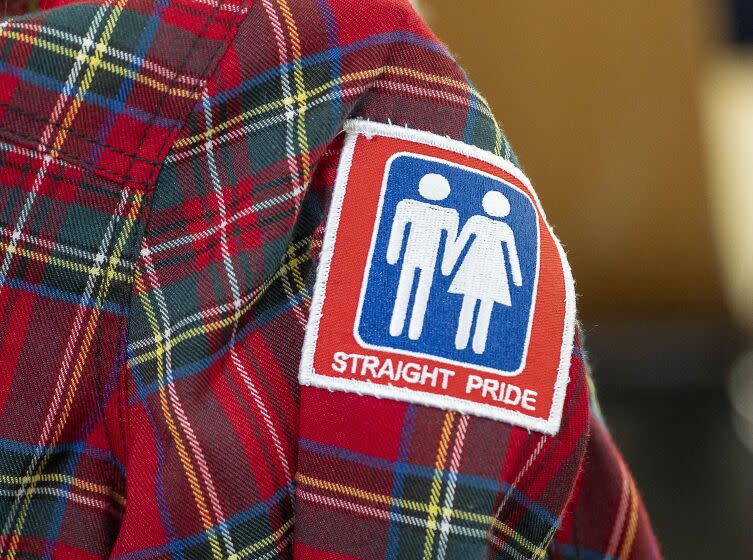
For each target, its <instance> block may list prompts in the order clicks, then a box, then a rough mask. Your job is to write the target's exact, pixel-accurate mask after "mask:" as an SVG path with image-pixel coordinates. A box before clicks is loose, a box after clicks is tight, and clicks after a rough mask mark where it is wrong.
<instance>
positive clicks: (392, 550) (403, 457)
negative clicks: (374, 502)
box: [387, 404, 417, 560]
mask: <svg viewBox="0 0 753 560" xmlns="http://www.w3.org/2000/svg"><path fill="white" fill-rule="evenodd" d="M416 415H417V407H416V405H413V404H410V405H408V408H406V410H405V417H404V418H403V430H402V433H401V434H400V446H399V448H398V452H397V463H396V464H395V466H396V467H397V468H396V469H395V474H394V476H393V480H392V497H393V498H394V499H400V498H402V497H403V485H404V482H405V476H404V475H405V474H406V473H407V472H408V469H405V468H404V466H405V465H407V464H408V458H409V455H410V446H411V440H412V436H413V430H414V429H415V427H416ZM390 514H391V517H390V526H389V531H388V533H387V560H396V559H397V553H398V550H399V544H400V523H398V522H396V520H397V519H399V515H400V507H399V505H398V503H397V502H393V503H392V504H391V505H390Z"/></svg>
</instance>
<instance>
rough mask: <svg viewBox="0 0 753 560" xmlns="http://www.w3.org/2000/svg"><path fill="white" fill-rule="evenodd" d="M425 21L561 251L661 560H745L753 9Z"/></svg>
mask: <svg viewBox="0 0 753 560" xmlns="http://www.w3.org/2000/svg"><path fill="white" fill-rule="evenodd" d="M419 7H420V8H421V10H422V11H423V12H424V15H425V16H426V18H427V19H428V20H429V22H430V23H431V25H432V27H433V28H434V30H435V31H436V32H437V34H438V35H439V36H440V37H441V38H442V39H443V40H444V41H445V42H446V43H447V44H448V45H449V46H450V48H451V49H452V50H453V52H454V53H455V54H456V55H457V57H458V59H459V60H460V62H461V64H462V65H463V66H464V67H465V68H466V70H467V71H468V73H469V74H470V76H471V78H472V79H473V81H474V82H475V84H476V85H477V87H478V88H479V89H480V90H481V92H482V93H483V94H484V95H485V96H486V97H487V99H488V100H489V102H490V104H491V105H492V107H493V109H494V112H495V114H496V115H497V117H498V118H499V119H500V121H501V123H502V125H503V127H504V128H505V131H506V132H507V135H508V137H509V138H510V139H511V141H512V144H513V147H514V148H515V149H516V152H517V153H518V155H519V157H520V159H521V162H522V164H523V167H524V169H525V170H526V172H527V174H528V175H529V176H530V177H531V178H532V180H533V182H534V184H535V185H536V188H537V191H538V192H539V195H540V197H541V199H542V201H543V203H544V207H545V208H546V210H547V214H548V217H549V219H550V222H552V223H553V224H555V228H556V231H557V234H558V236H559V238H560V239H561V240H562V241H563V243H564V244H565V247H566V248H567V250H568V256H569V258H570V262H571V264H572V265H573V269H574V271H575V277H576V282H577V290H578V293H579V309H580V313H581V319H582V321H583V326H584V330H585V333H586V345H587V348H588V350H589V354H590V358H591V362H592V365H593V369H594V376H595V378H596V381H597V386H598V387H599V390H600V398H601V401H602V406H603V408H604V412H605V415H606V418H607V422H608V423H609V425H610V427H611V429H612V432H613V434H614V437H615V439H616V440H617V443H618V445H619V446H620V448H621V449H622V450H623V453H624V454H625V456H626V458H627V460H628V462H629V464H630V466H631V468H632V470H633V471H634V474H635V477H636V479H637V481H638V484H639V486H640V487H641V489H642V492H643V495H644V499H645V501H646V503H647V506H648V509H649V512H650V513H651V516H652V519H653V522H654V525H655V529H656V531H657V534H658V537H659V539H660V541H661V543H662V546H663V549H664V553H665V556H666V558H668V559H680V558H682V559H701V558H703V559H709V558H714V559H716V558H732V559H737V558H740V559H752V558H753V354H751V353H750V350H749V349H750V348H751V347H753V0H662V1H661V2H654V1H649V0H636V1H634V2H600V1H596V0H579V1H576V2H547V3H545V4H542V3H541V2H501V1H499V0H464V1H463V2H457V1H456V0H424V1H423V2H419Z"/></svg>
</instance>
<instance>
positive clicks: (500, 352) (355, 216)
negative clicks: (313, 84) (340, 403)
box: [300, 121, 575, 434]
mask: <svg viewBox="0 0 753 560" xmlns="http://www.w3.org/2000/svg"><path fill="white" fill-rule="evenodd" d="M345 130H346V132H347V138H346V141H345V146H344V148H343V154H342V160H341V162H340V167H339V169H338V173H337V182H336V185H335V190H334V194H333V199H332V205H331V209H330V213H329V218H328V221H327V229H326V233H325V239H324V246H323V248H322V256H321V261H320V265H319V270H318V273H317V279H316V286H315V289H314V299H313V303H312V309H311V316H310V319H309V324H308V327H307V330H306V338H305V342H304V348H303V358H302V361H301V371H300V381H301V384H303V385H313V386H317V387H323V388H327V389H331V390H341V391H349V392H355V393H360V394H364V395H373V396H376V397H385V398H391V399H396V400H402V401H408V402H414V403H420V404H424V405H429V406H436V407H440V408H447V409H454V410H458V411H460V412H465V413H468V414H474V415H478V416H485V417H489V418H494V419H497V420H502V421H506V422H509V423H511V424H516V425H519V426H523V427H525V428H529V429H532V430H537V431H540V432H544V433H552V434H553V433H556V432H557V430H558V429H559V424H560V416H561V413H562V406H563V400H564V396H565V388H566V385H567V380H568V372H569V367H570V353H571V351H572V345H573V336H574V328H575V327H574V322H575V319H574V316H575V301H574V300H575V295H574V288H573V280H572V276H571V273H570V268H569V265H568V263H567V260H566V258H565V255H564V252H563V251H562V247H561V246H560V244H559V241H558V240H557V239H556V238H555V236H554V234H553V233H552V231H551V229H550V227H549V226H548V224H547V222H546V217H545V215H544V212H543V210H542V209H541V206H540V204H539V201H538V198H537V196H536V193H535V192H534V190H533V188H532V186H531V184H530V182H529V181H528V179H527V178H526V177H525V175H524V174H523V173H522V172H521V171H520V170H519V169H517V167H515V166H514V165H513V164H512V163H510V162H509V161H507V160H504V159H502V158H499V157H497V156H494V155H492V154H489V153H487V152H484V151H482V150H480V149H478V148H475V147H473V146H469V145H467V144H463V143H461V142H457V141H454V140H449V139H447V138H444V137H440V136H436V135H434V134H429V133H426V132H419V131H415V130H409V129H405V128H402V127H397V126H390V125H383V124H377V123H371V122H367V121H349V122H347V123H346V125H345Z"/></svg>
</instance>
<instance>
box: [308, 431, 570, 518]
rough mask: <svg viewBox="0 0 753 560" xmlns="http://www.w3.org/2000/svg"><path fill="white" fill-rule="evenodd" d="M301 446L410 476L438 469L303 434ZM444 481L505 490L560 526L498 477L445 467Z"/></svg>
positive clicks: (429, 475)
mask: <svg viewBox="0 0 753 560" xmlns="http://www.w3.org/2000/svg"><path fill="white" fill-rule="evenodd" d="M298 443H299V447H300V448H301V449H303V450H307V451H311V452H313V453H317V454H319V455H328V456H330V457H335V458H338V459H343V460H346V461H350V462H353V463H360V464H362V465H366V466H368V467H372V468H377V469H382V470H386V471H390V472H401V473H403V474H408V475H411V476H419V477H421V478H425V479H427V480H432V479H433V478H434V476H435V475H436V472H437V471H436V469H435V468H434V467H425V466H423V465H413V464H410V463H400V462H393V461H390V460H388V459H382V458H379V457H372V456H370V455H364V454H362V453H358V452H356V451H350V450H348V449H342V448H339V447H333V446H330V445H324V444H321V443H317V442H314V441H310V440H307V439H303V438H301V439H300V440H299V442H298ZM441 476H442V482H443V483H444V482H446V481H447V479H449V477H450V476H457V482H458V484H462V485H463V486H469V487H474V488H479V489H482V490H489V491H493V492H505V493H509V494H510V496H512V497H513V498H514V499H515V500H516V501H517V502H518V503H520V504H522V505H523V506H525V508H526V509H528V510H529V511H531V512H533V513H535V514H536V515H537V516H538V517H540V518H541V519H543V520H544V521H546V522H547V523H549V524H550V525H553V526H559V524H560V519H559V517H557V516H556V515H554V514H552V512H551V511H549V510H548V509H546V508H545V507H544V506H542V505H541V504H539V503H538V502H536V501H534V500H532V499H530V498H529V497H528V496H526V495H525V494H522V493H521V492H519V491H518V490H517V489H516V488H514V487H513V486H511V485H510V484H509V483H507V482H504V481H499V480H496V479H489V478H484V477H481V476H476V475H470V474H465V473H457V474H455V473H450V472H449V471H446V470H444V471H442V473H441Z"/></svg>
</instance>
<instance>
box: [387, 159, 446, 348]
mask: <svg viewBox="0 0 753 560" xmlns="http://www.w3.org/2000/svg"><path fill="white" fill-rule="evenodd" d="M450 190H451V189H450V182H449V181H448V180H447V179H446V178H445V177H443V176H442V175H439V174H437V173H427V174H426V175H424V176H423V177H422V178H421V180H420V181H419V184H418V192H419V193H420V194H421V196H422V197H423V198H425V199H426V200H431V201H440V200H444V199H445V198H447V197H448V196H449V194H450ZM459 222H460V217H459V215H458V212H457V211H456V210H454V209H452V208H446V207H444V206H438V205H436V204H431V203H429V202H424V201H421V200H413V199H409V198H406V199H404V200H401V201H400V202H399V203H398V204H397V207H396V209H395V218H394V221H393V222H392V230H391V232H390V239H389V244H388V247H387V262H388V263H389V264H393V265H394V264H397V262H398V261H399V260H400V251H401V249H402V246H403V237H404V234H405V229H406V227H408V228H409V231H408V240H407V242H406V243H405V251H404V252H403V255H402V257H403V259H402V260H403V262H402V268H401V269H400V280H399V282H398V287H397V294H396V296H395V306H394V307H393V310H392V318H391V320H390V335H392V336H396V337H397V336H402V334H403V330H404V328H405V320H406V318H407V316H408V305H409V303H410V299H411V293H412V292H413V285H414V282H415V276H416V271H418V288H417V290H416V295H415V298H414V300H413V307H412V309H411V314H410V324H409V326H408V338H409V339H411V340H418V339H419V338H420V337H421V332H422V330H423V326H424V316H425V315H426V306H427V304H428V302H429V294H430V293H431V286H432V284H433V282H434V271H435V269H436V265H437V259H438V257H439V248H440V244H441V241H442V232H447V237H446V241H445V243H446V245H447V246H449V245H451V244H452V243H454V241H455V238H456V237H457V233H458V226H459Z"/></svg>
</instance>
